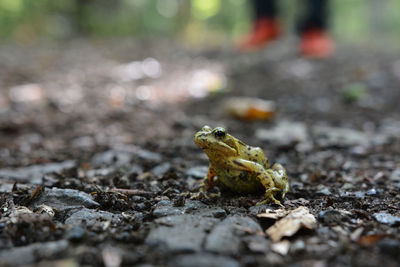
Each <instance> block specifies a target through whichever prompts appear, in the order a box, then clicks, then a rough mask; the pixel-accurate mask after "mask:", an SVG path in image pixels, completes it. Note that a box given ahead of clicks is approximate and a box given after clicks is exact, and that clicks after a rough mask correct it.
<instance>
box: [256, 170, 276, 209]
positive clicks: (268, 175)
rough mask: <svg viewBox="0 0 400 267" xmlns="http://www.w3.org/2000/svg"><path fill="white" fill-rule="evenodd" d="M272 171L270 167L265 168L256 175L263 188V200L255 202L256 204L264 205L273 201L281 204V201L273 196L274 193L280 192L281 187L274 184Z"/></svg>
mask: <svg viewBox="0 0 400 267" xmlns="http://www.w3.org/2000/svg"><path fill="white" fill-rule="evenodd" d="M273 175H274V173H273V171H272V170H271V169H269V170H266V171H265V172H264V173H262V174H261V175H258V180H259V181H260V183H261V184H262V185H263V187H264V188H265V194H264V200H262V201H260V202H258V203H257V205H264V204H267V203H269V202H271V201H272V202H274V203H275V204H277V205H280V206H282V204H281V202H280V201H279V200H277V199H276V198H275V193H276V192H280V191H281V189H280V188H278V187H276V186H275V183H274V176H273Z"/></svg>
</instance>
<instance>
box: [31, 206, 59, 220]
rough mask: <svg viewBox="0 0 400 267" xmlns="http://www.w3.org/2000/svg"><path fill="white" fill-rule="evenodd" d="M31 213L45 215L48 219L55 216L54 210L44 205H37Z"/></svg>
mask: <svg viewBox="0 0 400 267" xmlns="http://www.w3.org/2000/svg"><path fill="white" fill-rule="evenodd" d="M33 211H34V212H35V213H39V214H47V215H49V217H50V218H53V217H54V215H55V212H54V210H53V209H52V208H51V207H49V206H47V205H44V204H42V205H39V206H38V207H36V208H35V209H34V210H33Z"/></svg>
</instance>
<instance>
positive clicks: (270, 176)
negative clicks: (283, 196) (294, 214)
mask: <svg viewBox="0 0 400 267" xmlns="http://www.w3.org/2000/svg"><path fill="white" fill-rule="evenodd" d="M233 163H234V164H235V165H236V168H237V169H241V170H246V171H252V172H255V173H256V174H257V179H258V181H259V182H260V183H261V184H262V186H263V187H264V188H265V199H264V200H263V201H261V202H260V203H257V204H266V203H269V202H271V201H273V202H274V203H275V204H277V205H281V202H280V201H279V200H277V199H275V197H274V194H275V192H279V191H281V189H279V188H278V187H276V185H275V182H274V181H275V179H274V178H276V177H277V174H276V172H277V171H275V170H272V169H268V170H265V169H264V167H263V166H261V165H260V164H258V163H256V162H253V161H248V160H243V159H236V160H234V161H233ZM279 166H280V165H279ZM282 168H283V167H282Z"/></svg>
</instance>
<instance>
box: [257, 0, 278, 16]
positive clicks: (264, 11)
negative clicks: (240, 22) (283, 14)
mask: <svg viewBox="0 0 400 267" xmlns="http://www.w3.org/2000/svg"><path fill="white" fill-rule="evenodd" d="M252 4H253V9H254V17H255V20H257V19H260V18H265V17H268V18H275V17H276V15H277V8H276V1H275V0H252Z"/></svg>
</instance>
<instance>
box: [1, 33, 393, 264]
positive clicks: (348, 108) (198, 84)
mask: <svg viewBox="0 0 400 267" xmlns="http://www.w3.org/2000/svg"><path fill="white" fill-rule="evenodd" d="M293 47H295V44H293V43H291V42H290V41H288V42H285V41H283V42H282V43H280V44H273V45H272V46H271V47H270V48H269V49H266V50H264V51H260V52H255V53H251V54H246V55H241V54H237V53H235V52H233V51H227V50H222V49H221V50H213V51H210V50H196V49H193V48H188V47H183V46H181V45H179V44H176V43H174V42H171V41H167V40H160V41H159V40H157V42H154V41H147V42H138V41H133V40H116V41H88V40H75V41H68V42H64V43H44V42H43V43H40V44H37V45H34V46H31V47H19V46H16V45H11V44H9V45H2V46H1V47H0V88H1V91H0V107H1V108H0V265H6V266H15V265H27V264H36V263H38V264H39V265H40V266H54V265H55V264H70V265H71V266H78V265H94V266H97V265H100V266H101V265H104V266H130V265H139V266H140V265H143V266H189V265H190V266H265V265H284V266H288V265H289V266H299V265H300V266H349V265H351V266H377V265H384V266H397V265H398V262H399V260H400V258H399V255H400V231H399V226H400V206H399V204H398V203H399V200H400V106H399V105H398V101H399V99H400V90H399V82H400V57H399V56H397V55H396V53H394V52H390V51H382V50H378V49H375V50H374V49H372V48H360V47H351V46H345V45H343V46H340V45H339V46H338V50H337V52H336V54H335V55H334V56H333V57H332V58H330V59H326V60H307V59H303V58H300V57H298V56H297V55H296V54H295V53H294V52H293ZM232 96H235V97H258V98H262V99H267V100H273V101H274V102H275V104H276V107H277V110H276V114H275V116H274V118H273V119H271V120H267V121H265V120H262V121H243V120H238V119H236V118H233V117H231V116H230V115H229V114H227V113H225V112H224V109H223V103H224V101H225V100H226V99H228V98H229V97H232ZM204 125H210V126H212V127H216V126H223V127H225V128H226V129H227V130H228V132H229V133H230V134H232V135H233V136H235V137H237V138H239V139H240V140H242V141H243V142H245V143H246V144H248V145H252V146H260V147H261V148H262V149H263V150H264V152H265V155H266V156H267V157H268V159H269V161H270V162H272V163H274V162H279V163H281V164H282V165H284V166H285V167H286V169H287V172H288V176H289V181H290V191H289V192H288V194H287V196H286V197H285V199H284V200H283V201H282V204H283V206H284V208H285V209H286V210H294V209H296V208H297V207H299V206H304V207H307V208H308V209H309V210H310V213H311V214H312V215H314V217H315V218H316V219H317V225H316V227H315V228H314V229H312V230H309V229H302V230H300V231H299V232H297V233H295V234H293V235H290V236H288V237H285V238H284V242H283V243H282V242H278V244H277V243H276V242H272V241H271V239H270V237H269V236H268V235H267V234H266V233H265V230H266V229H267V228H268V227H270V226H271V225H272V224H273V223H274V221H272V220H269V219H265V218H260V217H258V216H257V215H258V214H260V213H263V212H265V210H266V209H273V210H274V209H279V208H281V207H279V206H277V205H274V204H270V205H263V206H256V205H255V203H256V202H258V201H259V200H260V199H261V196H260V195H245V196H238V195H235V194H232V193H229V192H222V195H221V197H220V198H216V199H203V200H190V199H189V198H188V197H187V196H186V195H185V193H188V192H196V190H197V189H198V187H199V185H200V183H201V180H202V177H204V175H205V173H206V172H207V166H208V159H207V157H206V156H205V154H204V153H203V152H202V151H201V150H200V149H199V148H198V147H196V145H195V144H194V143H193V135H194V133H195V132H196V131H198V130H199V129H201V128H202V127H203V126H204ZM216 190H218V189H216ZM286 240H287V241H286ZM282 247H283V248H282Z"/></svg>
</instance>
